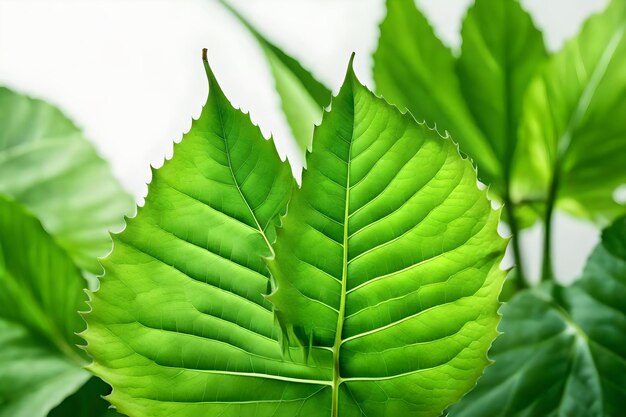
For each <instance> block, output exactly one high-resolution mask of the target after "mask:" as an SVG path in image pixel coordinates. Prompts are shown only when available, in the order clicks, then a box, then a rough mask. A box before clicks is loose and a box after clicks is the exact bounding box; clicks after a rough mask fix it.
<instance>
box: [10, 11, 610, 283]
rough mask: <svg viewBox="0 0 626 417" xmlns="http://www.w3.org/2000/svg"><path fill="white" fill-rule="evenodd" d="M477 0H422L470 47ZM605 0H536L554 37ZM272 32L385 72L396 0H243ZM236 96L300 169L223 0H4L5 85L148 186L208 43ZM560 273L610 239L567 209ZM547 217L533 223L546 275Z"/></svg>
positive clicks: (294, 50)
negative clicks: (468, 17) (49, 106)
mask: <svg viewBox="0 0 626 417" xmlns="http://www.w3.org/2000/svg"><path fill="white" fill-rule="evenodd" d="M470 3H471V0H422V1H420V2H419V5H420V7H421V8H422V9H423V10H424V11H425V13H426V14H427V15H428V17H429V18H430V19H431V21H432V22H433V24H434V26H435V28H436V31H437V33H438V35H439V36H441V37H442V38H443V39H444V41H445V42H446V43H447V44H448V45H450V46H452V47H453V48H455V49H458V46H459V43H460V39H459V28H460V24H461V19H462V18H463V16H464V13H465V10H466V8H467V7H468V5H469V4H470ZM605 3H606V1H605V0H549V1H548V0H522V4H523V5H524V6H525V7H526V8H527V10H529V11H530V12H531V14H532V15H533V17H534V19H535V22H536V24H537V25H538V26H539V27H540V28H541V29H542V30H543V31H544V32H545V37H546V43H547V44H548V47H549V48H550V49H552V50H555V49H558V48H560V47H561V45H562V44H563V42H564V41H565V40H566V39H567V38H568V37H571V36H573V35H574V34H575V33H576V32H577V31H578V29H579V27H580V24H581V22H582V21H583V20H584V19H585V18H586V17H587V16H588V15H589V14H590V13H592V12H594V11H597V10H600V9H601V8H602V7H603V6H604V5H605ZM231 4H233V5H234V6H235V7H236V8H237V9H238V10H240V11H241V12H242V14H244V15H245V16H246V17H248V18H249V19H250V20H252V21H253V22H254V24H256V25H257V27H258V28H259V29H260V30H261V32H262V33H264V34H266V36H267V37H268V38H269V39H271V40H272V41H274V42H275V43H276V44H278V45H279V46H281V47H282V48H283V49H284V50H285V51H287V52H288V53H290V54H291V55H293V56H294V57H296V58H298V59H299V60H300V61H301V62H302V63H303V65H304V66H305V67H307V68H309V69H311V71H312V72H313V73H314V74H315V75H316V76H317V77H318V78H319V79H320V80H321V81H323V82H325V83H326V84H327V85H329V86H332V87H333V90H334V91H335V92H336V91H337V89H338V87H339V84H340V82H341V79H342V78H343V75H344V73H345V67H346V64H347V60H348V57H349V54H350V53H351V52H352V51H354V52H356V54H357V55H356V61H355V64H356V69H357V74H358V75H359V76H360V78H361V79H362V80H363V81H364V82H365V83H366V84H368V85H370V86H372V82H371V66H372V62H371V54H372V52H373V51H374V49H375V48H376V43H377V37H378V24H379V22H380V20H381V19H382V18H383V15H384V2H383V1H382V0H231ZM203 47H206V48H208V49H209V58H210V61H211V65H212V67H213V69H214V71H215V73H216V75H217V77H218V79H219V81H220V83H221V85H222V87H223V89H224V91H225V93H226V94H227V96H228V97H229V98H230V99H231V101H232V102H233V104H235V105H236V106H237V107H241V108H242V109H244V110H246V111H249V112H250V113H251V115H252V118H253V120H254V121H255V122H256V123H258V124H259V125H260V126H261V128H262V130H263V132H264V133H265V134H266V135H269V134H270V133H272V134H273V135H274V136H275V140H276V143H277V146H278V148H279V152H281V154H282V155H284V156H287V157H289V159H290V160H291V161H292V165H295V167H296V169H297V168H298V167H299V166H300V164H301V162H300V160H299V157H298V152H297V151H296V149H295V147H294V146H293V145H292V143H293V142H292V139H291V134H290V131H289V129H288V127H287V126H286V122H285V119H284V117H283V116H282V114H281V111H280V108H279V101H278V100H279V99H278V97H277V96H276V93H275V92H274V89H273V81H272V79H271V78H270V73H269V70H268V68H267V65H266V63H265V61H264V57H263V56H262V55H261V52H260V51H259V50H258V48H257V45H256V43H255V41H254V40H253V39H252V38H251V37H250V36H249V34H248V33H247V32H246V30H245V29H244V28H242V27H241V26H240V25H239V24H238V22H237V21H236V20H235V19H234V18H233V17H232V16H231V15H229V14H228V12H226V11H225V10H223V8H222V7H221V6H220V5H219V4H218V3H217V2H216V1H215V0H91V1H90V0H0V84H2V85H6V86H8V87H11V88H13V89H16V90H18V91H21V92H23V93H27V94H30V95H33V96H36V97H39V98H43V99H45V100H48V101H50V102H52V103H54V104H56V105H58V106H59V107H61V108H62V109H63V110H64V111H65V112H66V113H67V114H68V116H70V117H71V118H72V119H73V120H74V121H75V122H76V123H77V124H78V125H79V126H81V127H82V128H83V129H84V131H85V132H86V134H87V136H88V137H89V138H90V139H91V140H92V141H93V143H94V144H95V146H96V147H97V149H98V150H99V151H100V153H101V154H102V155H103V156H104V157H105V158H106V159H108V160H109V161H110V162H111V165H112V168H113V171H114V173H115V175H116V176H117V177H118V178H119V179H120V180H121V181H122V183H123V184H124V185H125V187H126V188H127V189H128V190H129V191H130V192H132V193H133V194H134V195H136V196H137V198H138V199H141V197H142V196H144V195H145V193H146V191H147V188H146V185H145V184H146V182H148V181H149V178H150V170H149V165H150V164H152V165H154V166H157V167H158V166H160V165H161V164H162V162H163V158H164V156H166V157H168V158H169V157H171V152H172V142H173V141H174V140H175V141H178V140H180V138H181V136H182V133H183V132H185V131H187V130H188V129H189V127H190V124H191V117H192V116H193V117H194V118H197V117H198V115H199V114H200V110H201V107H202V104H203V103H204V101H205V100H206V95H207V90H208V89H207V83H206V77H205V74H204V69H203V66H202V62H201V58H200V56H201V49H202V48H203ZM555 228H556V236H555V237H556V241H557V242H559V243H560V245H559V247H558V248H557V252H556V264H557V265H556V270H557V275H559V276H560V277H561V278H563V279H565V280H571V279H572V278H574V277H575V276H576V275H578V274H579V272H580V270H581V268H582V265H583V264H584V262H585V259H586V257H587V255H588V253H589V251H590V250H591V248H592V247H593V246H594V245H595V243H596V242H597V239H598V233H597V232H596V231H595V230H594V228H593V227H591V226H590V225H587V224H584V223H581V222H578V221H575V220H573V219H570V218H567V217H564V216H562V215H561V216H558V217H557V219H556V227H555ZM540 232H541V231H540V230H539V229H538V228H535V229H533V230H531V231H530V232H528V233H525V235H524V236H523V238H524V239H523V240H524V246H525V249H526V253H527V254H529V255H530V256H528V259H527V263H528V264H529V265H528V268H530V272H531V275H536V274H537V271H538V264H539V258H540V254H539V253H538V252H539V251H538V248H539V241H540Z"/></svg>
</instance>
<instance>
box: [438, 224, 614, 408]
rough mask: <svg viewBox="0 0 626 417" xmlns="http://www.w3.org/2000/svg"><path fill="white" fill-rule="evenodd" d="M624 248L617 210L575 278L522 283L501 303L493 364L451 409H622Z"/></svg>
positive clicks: (493, 350)
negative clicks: (529, 286)
mask: <svg viewBox="0 0 626 417" xmlns="http://www.w3.org/2000/svg"><path fill="white" fill-rule="evenodd" d="M625 248H626V218H621V219H620V220H618V221H617V222H616V223H615V224H614V225H613V226H611V227H610V228H608V229H607V230H605V232H604V233H603V236H602V243H601V244H600V245H598V247H597V248H596V249H595V251H594V252H593V254H592V255H591V257H590V258H589V261H588V263H587V266H586V268H585V271H584V272H583V275H582V277H581V279H580V280H579V281H577V282H576V283H575V284H574V285H572V286H571V287H566V288H563V287H559V286H554V287H552V288H551V294H548V293H547V291H546V292H542V291H541V290H539V289H538V290H533V291H525V292H522V293H520V294H518V295H517V296H516V297H515V298H514V299H513V300H512V301H511V302H509V303H508V304H507V305H505V306H504V307H503V309H502V310H503V311H502V313H503V315H504V318H503V320H502V326H501V330H502V331H503V332H504V335H503V336H501V337H500V338H498V340H496V342H495V344H494V346H493V349H492V350H491V352H490V354H491V355H492V357H493V359H495V365H493V366H492V367H490V368H489V369H487V372H486V374H485V376H484V377H483V378H482V379H481V380H480V381H479V382H478V387H477V388H476V389H475V390H473V391H472V392H470V394H468V396H466V397H465V398H464V399H463V400H462V401H461V402H460V403H459V404H458V405H457V406H456V407H454V408H453V410H452V413H451V414H450V415H451V417H457V416H458V417H474V416H476V417H491V416H494V417H495V416H503V415H504V416H507V417H518V416H519V417H521V416H524V417H546V416H547V417H550V416H559V417H560V416H576V417H578V416H581V417H582V416H584V417H621V416H623V415H624V398H626V304H625V303H624V300H626V250H625ZM548 288H550V287H548Z"/></svg>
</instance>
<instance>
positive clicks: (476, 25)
mask: <svg viewBox="0 0 626 417" xmlns="http://www.w3.org/2000/svg"><path fill="white" fill-rule="evenodd" d="M461 37H462V39H463V45H462V47H461V55H460V57H459V59H458V61H457V74H458V77H459V83H460V86H461V91H462V92H463V97H464V98H465V101H466V103H467V106H468V108H469V109H470V112H471V113H472V115H473V117H474V121H475V123H476V125H477V126H478V128H479V129H480V130H481V132H482V133H483V134H484V136H485V139H486V140H487V142H488V143H489V145H490V146H491V148H492V149H493V151H494V153H495V155H496V156H497V158H498V163H499V167H500V172H502V174H503V178H494V179H493V182H492V183H491V184H492V185H493V186H495V187H496V191H498V192H500V193H501V194H502V193H506V192H507V191H506V190H507V189H508V185H507V184H508V182H509V179H510V175H511V172H510V171H511V162H512V158H513V153H514V151H515V148H516V144H517V130H518V124H519V119H520V116H521V113H522V99H523V96H524V93H525V92H526V88H527V86H528V83H529V82H530V80H531V79H532V78H533V77H534V76H535V73H536V72H537V70H538V68H540V67H541V66H542V65H543V63H544V61H545V60H546V58H547V53H546V50H545V46H544V44H543V36H542V34H541V32H539V30H538V29H537V28H536V27H535V26H534V24H533V22H532V19H531V17H530V15H529V14H528V13H526V11H524V10H523V9H522V7H521V6H520V4H519V2H518V1H516V0H477V1H476V2H475V4H474V5H473V6H472V7H470V9H469V10H468V12H467V16H466V17H465V20H464V21H463V26H462V31H461ZM458 141H459V142H460V143H461V146H462V147H463V145H464V143H465V142H464V141H465V139H464V135H463V132H459V137H458ZM479 169H480V166H479ZM505 199H506V200H508V197H505Z"/></svg>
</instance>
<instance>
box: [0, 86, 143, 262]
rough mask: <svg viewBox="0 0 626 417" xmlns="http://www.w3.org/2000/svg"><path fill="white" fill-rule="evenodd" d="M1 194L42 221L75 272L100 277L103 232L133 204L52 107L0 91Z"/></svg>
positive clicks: (107, 245) (105, 244)
mask: <svg viewBox="0 0 626 417" xmlns="http://www.w3.org/2000/svg"><path fill="white" fill-rule="evenodd" d="M0 194H8V195H10V196H11V197H13V198H14V199H15V200H16V201H18V202H19V203H21V204H23V205H24V206H26V207H27V208H28V209H29V210H30V211H31V212H32V213H33V214H35V216H37V218H39V219H40V220H41V222H42V223H43V225H44V227H45V229H46V231H48V233H50V234H52V235H53V236H54V238H55V239H56V241H57V242H58V243H59V244H60V245H61V246H62V247H63V248H64V249H65V250H66V251H67V253H68V254H70V256H71V257H72V258H73V259H74V261H75V262H76V264H77V265H79V266H80V267H81V268H83V269H85V270H87V271H89V272H91V273H92V274H99V273H100V272H101V270H102V268H101V267H100V265H99V264H98V261H97V257H100V256H104V255H106V253H107V252H108V251H109V250H110V249H111V239H110V237H109V234H108V231H109V230H111V229H117V228H119V227H121V225H122V224H123V223H122V221H123V215H124V214H125V213H126V214H127V213H129V212H130V211H131V209H132V206H133V203H132V198H131V197H130V196H129V195H127V194H126V193H125V192H124V191H123V190H122V188H121V187H120V185H119V184H118V182H117V181H116V180H115V179H114V178H113V177H112V175H111V172H110V169H109V167H108V166H107V164H106V163H105V162H104V161H103V160H102V159H101V158H100V157H99V156H98V155H97V154H96V152H95V150H94V149H93V147H92V146H91V144H90V143H89V142H88V141H87V140H86V139H85V138H84V136H83V135H82V133H81V132H80V131H79V130H78V128H76V126H75V125H74V124H73V123H72V122H71V121H70V120H69V119H67V118H66V117H65V116H64V115H63V114H62V113H61V112H60V111H59V110H58V109H57V108H55V107H53V106H51V105H49V104H47V103H44V102H43V101H40V100H34V99H31V98H29V97H25V96H22V95H20V94H17V93H15V92H13V91H11V90H9V89H7V88H4V87H0Z"/></svg>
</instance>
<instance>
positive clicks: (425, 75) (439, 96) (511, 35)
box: [374, 0, 546, 226]
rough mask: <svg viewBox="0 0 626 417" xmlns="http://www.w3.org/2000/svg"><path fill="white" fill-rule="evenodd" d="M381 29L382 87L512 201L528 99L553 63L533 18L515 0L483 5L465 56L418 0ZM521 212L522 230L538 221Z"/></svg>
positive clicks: (477, 7)
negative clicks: (439, 32)
mask: <svg viewBox="0 0 626 417" xmlns="http://www.w3.org/2000/svg"><path fill="white" fill-rule="evenodd" d="M380 31H381V35H380V39H379V45H378V49H377V50H376V52H375V54H374V79H375V81H376V87H377V90H378V91H379V92H380V93H381V94H382V95H383V96H384V97H385V98H386V99H388V100H389V101H391V102H392V103H394V104H398V105H400V106H402V107H406V108H407V109H409V110H410V111H411V112H412V113H413V115H414V116H416V117H417V118H418V119H419V120H422V119H423V120H426V121H427V122H428V123H431V124H436V125H437V127H438V128H439V129H440V130H442V131H443V130H447V131H449V132H450V133H451V134H452V137H454V138H455V139H456V140H458V141H459V144H460V146H461V150H462V151H463V152H465V153H467V154H468V155H469V156H470V157H471V158H472V159H473V160H474V162H475V163H476V164H477V166H478V167H479V175H480V178H481V180H482V181H483V182H485V183H487V184H489V185H490V187H491V191H492V193H494V195H496V196H498V197H499V198H501V199H502V200H503V201H505V202H507V203H508V200H509V182H510V176H511V172H510V171H511V170H510V167H511V159H512V156H513V153H514V151H515V149H516V145H517V130H518V124H519V119H520V115H521V108H522V99H523V96H524V93H525V90H526V88H527V85H528V83H529V81H530V80H531V78H532V77H533V76H534V75H535V72H536V71H537V69H538V68H540V67H541V65H542V64H543V62H544V60H545V58H546V52H545V47H544V44H543V39H542V35H541V33H540V32H539V31H538V30H537V29H536V28H535V26H534V25H533V22H532V21H531V19H530V16H529V15H528V14H527V13H526V12H525V11H524V10H523V9H522V8H521V7H520V5H519V3H518V2H517V1H516V0H477V1H476V3H475V4H474V5H473V6H472V7H471V8H470V9H469V11H468V13H467V16H466V18H465V20H464V22H463V27H462V38H463V44H462V49H461V55H460V57H459V58H458V59H456V58H455V57H454V56H453V54H452V52H451V51H450V50H449V49H448V48H447V47H445V46H444V45H443V43H442V42H441V41H440V40H439V39H438V38H437V37H436V36H435V34H434V32H433V29H432V28H431V26H430V25H429V23H428V21H427V20H426V18H425V17H424V16H423V15H422V14H421V13H420V12H419V11H418V9H417V8H416V7H415V3H414V0H388V1H387V16H386V18H385V20H384V21H383V22H382V24H381V27H380ZM509 205H510V204H509ZM507 209H508V206H507ZM516 214H517V216H519V217H521V218H522V219H521V220H523V224H522V225H523V226H526V225H529V224H531V223H532V222H533V221H534V219H535V218H536V213H535V212H534V211H533V210H529V209H528V208H525V210H523V211H519V210H518V213H516ZM510 215H512V213H511V212H509V213H507V216H510ZM507 220H508V219H507Z"/></svg>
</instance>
